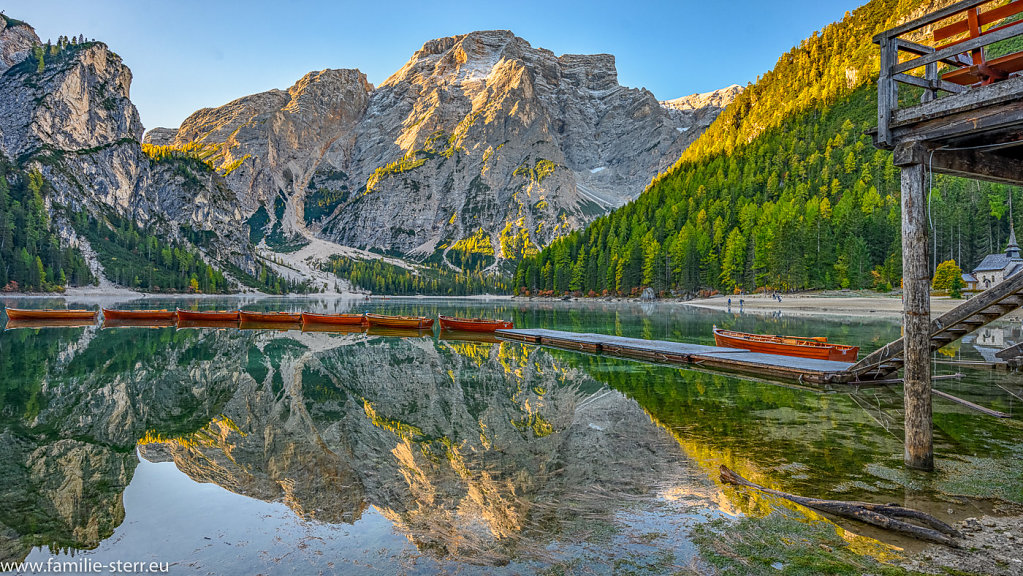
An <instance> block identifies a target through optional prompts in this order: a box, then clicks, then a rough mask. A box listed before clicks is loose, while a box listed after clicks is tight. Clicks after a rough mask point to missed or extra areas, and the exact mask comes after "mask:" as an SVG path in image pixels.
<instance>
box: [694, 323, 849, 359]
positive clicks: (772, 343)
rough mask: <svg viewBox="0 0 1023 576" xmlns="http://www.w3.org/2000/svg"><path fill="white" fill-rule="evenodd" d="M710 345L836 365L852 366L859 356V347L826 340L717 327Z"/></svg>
mask: <svg viewBox="0 0 1023 576" xmlns="http://www.w3.org/2000/svg"><path fill="white" fill-rule="evenodd" d="M714 343H715V344H717V345H718V346H722V347H725V348H739V349H742V350H749V351H750V352H761V353H764V354H777V355H780V356H798V357H800V358H813V359H816V360H836V361H839V362H855V361H856V356H857V355H858V354H859V353H860V348H859V346H846V345H844V344H832V343H830V342H828V341H827V339H826V338H820V337H818V338H804V337H801V336H769V335H765V334H749V333H746V332H733V331H731V330H721V329H720V328H718V327H717V326H715V327H714Z"/></svg>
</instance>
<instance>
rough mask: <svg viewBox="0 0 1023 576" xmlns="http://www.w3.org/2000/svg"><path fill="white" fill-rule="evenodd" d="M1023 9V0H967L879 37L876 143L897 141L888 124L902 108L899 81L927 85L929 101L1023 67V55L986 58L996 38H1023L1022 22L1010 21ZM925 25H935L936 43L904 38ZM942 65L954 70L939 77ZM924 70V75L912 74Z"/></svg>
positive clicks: (925, 100)
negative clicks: (1008, 0)
mask: <svg viewBox="0 0 1023 576" xmlns="http://www.w3.org/2000/svg"><path fill="white" fill-rule="evenodd" d="M1021 13H1023V0H1012V1H1011V2H1006V0H963V1H961V2H956V3H955V4H952V5H951V6H948V7H946V8H943V9H941V10H938V11H935V12H932V13H931V14H928V15H926V16H924V17H922V18H918V19H916V20H913V21H912V22H907V23H905V24H903V25H901V26H897V27H895V28H892V29H890V30H886V31H884V32H882V33H880V34H878V35H877V36H875V37H874V43H875V44H878V45H880V47H881V71H880V75H879V76H878V81H877V96H878V102H877V131H878V135H877V140H878V144H882V145H884V144H888V145H890V144H893V143H892V142H891V129H890V125H891V122H892V119H893V117H894V115H895V111H896V110H898V108H899V84H908V85H911V86H917V87H920V88H923V89H924V92H923V95H922V96H921V101H922V102H930V101H932V100H934V99H935V98H937V97H938V93H939V91H943V92H948V93H952V94H959V93H962V92H966V91H968V90H969V86H970V85H973V84H987V83H990V82H993V81H997V80H1000V79H1002V78H1005V77H1006V76H1008V74H1011V73H1013V72H1016V71H1018V70H1021V69H1023V53H1019V54H1013V55H1009V56H1006V57H1002V58H998V59H995V60H988V59H986V58H985V53H984V51H985V48H986V47H988V46H990V45H992V44H994V43H996V42H1001V41H1002V40H1007V39H1009V38H1013V37H1016V36H1023V20H1019V21H1014V22H1008V21H1006V18H1009V17H1012V16H1015V15H1018V14H1021ZM984 26H987V29H984V28H983V27H984ZM925 28H931V38H932V40H933V42H934V44H935V45H934V46H927V45H924V44H920V43H918V42H912V41H910V40H907V39H905V38H902V36H905V35H916V36H918V37H919V36H920V35H922V33H923V32H924V29H925ZM964 34H965V35H966V36H965V37H962V38H960V36H962V35H964ZM903 56H909V57H908V58H905V59H904V58H903ZM939 63H941V64H945V65H946V66H948V67H949V68H950V69H949V70H947V71H945V74H944V75H942V76H939V75H938V64H939ZM921 68H922V69H923V75H922V76H918V75H914V74H910V72H912V71H915V70H919V69H921Z"/></svg>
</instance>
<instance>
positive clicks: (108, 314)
mask: <svg viewBox="0 0 1023 576" xmlns="http://www.w3.org/2000/svg"><path fill="white" fill-rule="evenodd" d="M103 318H104V320H177V318H178V313H177V312H175V311H174V310H108V309H106V308H104V309H103Z"/></svg>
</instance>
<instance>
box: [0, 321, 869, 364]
mask: <svg viewBox="0 0 1023 576" xmlns="http://www.w3.org/2000/svg"><path fill="white" fill-rule="evenodd" d="M98 314H99V312H98V311H96V310H32V309H21V308H7V316H8V318H10V319H11V320H13V321H93V322H94V321H95V320H96V317H97V316H98ZM103 318H104V322H105V323H118V322H122V323H126V324H150V325H161V324H162V325H170V324H174V323H177V324H178V325H188V324H193V325H195V324H206V325H211V326H218V325H219V326H225V325H232V324H235V323H238V324H239V325H241V326H244V325H246V324H249V325H257V326H275V325H276V326H280V327H285V326H296V325H301V326H302V328H303V329H306V328H310V329H315V328H316V327H320V328H326V327H332V326H333V327H339V328H341V327H353V328H354V327H370V328H372V327H378V328H392V329H404V330H418V331H425V330H431V329H432V328H433V324H434V319H433V318H428V317H426V316H389V315H385V314H372V313H369V312H367V313H364V314H314V313H310V312H249V311H246V310H182V309H180V308H179V309H177V310H110V309H107V308H104V309H103ZM437 319H438V320H439V321H440V327H441V330H448V331H453V332H494V331H496V330H507V329H511V328H514V325H513V324H512V322H510V321H507V320H492V319H489V318H458V317H454V316H443V315H441V316H438V318H437ZM714 343H715V344H717V345H718V346H721V347H726V348H738V349H741V350H749V351H751V352H760V353H764V354H777V355H782V356H797V357H800V358H813V359H817V360H836V361H842V362H855V361H856V357H857V355H858V354H859V350H860V349H859V347H857V346H846V345H844V344H835V343H832V342H828V339H827V338H825V337H802V336H776V335H766V334H750V333H748V332H736V331H733V330H723V329H720V328H718V327H717V326H714Z"/></svg>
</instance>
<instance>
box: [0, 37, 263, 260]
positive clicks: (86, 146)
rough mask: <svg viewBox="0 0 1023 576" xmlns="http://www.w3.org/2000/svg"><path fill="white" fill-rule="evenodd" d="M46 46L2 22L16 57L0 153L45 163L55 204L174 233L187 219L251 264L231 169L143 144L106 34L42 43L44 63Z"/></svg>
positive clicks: (3, 108)
mask: <svg viewBox="0 0 1023 576" xmlns="http://www.w3.org/2000/svg"><path fill="white" fill-rule="evenodd" d="M4 22H5V23H6V22H7V21H6V20H5V21H4ZM26 45H27V46H28V48H27V51H28V53H29V55H31V57H29V58H25V57H24V56H25V54H26V53H25V50H26V48H25V46H26ZM38 46H39V39H38V38H37V37H36V36H35V32H33V31H32V29H31V28H30V27H29V26H27V25H18V26H15V27H11V26H7V28H6V29H3V30H0V54H3V55H4V56H3V57H2V58H3V61H4V62H8V61H10V62H13V63H14V65H13V66H10V67H7V68H0V71H2V72H0V154H3V155H6V156H7V157H9V158H11V159H12V160H15V161H17V162H19V163H23V164H26V165H28V166H31V167H35V168H37V169H39V170H40V171H41V172H42V173H43V175H44V176H45V177H46V178H47V180H49V181H50V182H51V183H52V184H53V187H54V189H55V191H56V193H55V195H54V196H53V197H51V198H49V199H48V200H50V201H51V203H53V204H56V205H61V206H67V207H69V208H71V209H72V210H75V211H78V210H87V211H89V212H91V213H94V214H96V215H97V216H98V217H102V214H103V213H104V212H105V211H106V210H111V209H112V210H113V211H115V212H116V213H118V214H121V215H124V216H128V217H130V218H132V219H133V220H135V221H136V222H137V223H138V224H140V225H142V226H145V227H149V228H151V229H153V230H154V231H156V232H158V233H161V234H162V235H164V236H166V237H179V236H180V235H181V227H182V226H187V227H189V228H191V229H193V230H208V231H211V232H214V234H212V235H211V236H210V237H211V238H212V240H211V241H210V244H209V245H207V246H202V248H204V249H205V250H206V251H208V252H210V253H211V254H212V255H213V256H214V257H216V258H219V259H222V260H231V261H232V262H233V263H234V264H236V265H238V266H240V267H242V268H243V269H248V268H251V267H252V266H251V263H252V257H251V253H252V251H251V248H250V246H249V243H248V241H247V238H246V232H245V231H244V229H243V225H242V213H241V211H240V210H239V202H238V199H237V196H236V195H235V194H234V193H233V192H232V191H231V189H230V188H229V187H228V186H227V185H226V183H225V182H224V181H223V179H222V178H221V177H220V176H219V175H218V174H216V173H213V172H211V171H209V170H202V169H198V168H197V167H196V166H195V165H194V164H188V163H183V162H180V161H177V160H175V159H169V160H165V161H160V162H158V161H154V160H152V159H151V158H150V157H149V156H148V155H146V154H145V153H144V152H143V151H142V148H141V143H140V140H141V138H142V134H143V128H142V123H141V121H140V120H139V115H138V111H137V110H136V108H135V106H134V104H132V102H131V100H130V87H131V78H132V76H131V71H130V70H129V69H128V67H127V66H125V65H124V63H123V62H122V61H121V58H120V57H119V56H117V55H116V54H115V53H113V52H111V51H110V49H109V48H108V47H107V46H106V45H105V44H103V43H99V42H88V43H83V44H78V45H69V46H65V47H60V48H58V47H53V48H50V49H43V47H40V50H41V52H42V58H43V65H42V66H41V67H40V66H39V61H38V53H37V52H36V50H35V47H38ZM19 47H20V48H19ZM16 48H18V50H20V51H18V50H16Z"/></svg>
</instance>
